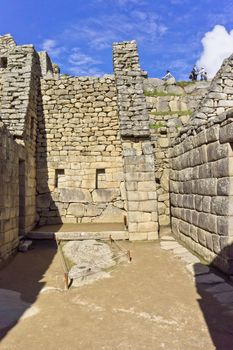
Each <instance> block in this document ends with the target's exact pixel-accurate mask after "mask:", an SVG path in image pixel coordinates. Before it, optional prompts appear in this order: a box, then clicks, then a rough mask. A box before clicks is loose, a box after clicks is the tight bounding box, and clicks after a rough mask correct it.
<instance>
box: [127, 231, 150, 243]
mask: <svg viewBox="0 0 233 350" xmlns="http://www.w3.org/2000/svg"><path fill="white" fill-rule="evenodd" d="M147 237H148V233H147V232H137V231H136V232H129V240H130V241H145V240H147Z"/></svg>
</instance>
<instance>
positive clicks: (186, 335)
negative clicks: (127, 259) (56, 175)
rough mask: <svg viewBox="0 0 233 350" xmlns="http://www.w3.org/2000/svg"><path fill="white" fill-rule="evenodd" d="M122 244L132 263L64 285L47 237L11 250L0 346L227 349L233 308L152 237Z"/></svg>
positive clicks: (10, 349) (0, 276)
mask: <svg viewBox="0 0 233 350" xmlns="http://www.w3.org/2000/svg"><path fill="white" fill-rule="evenodd" d="M123 244H124V246H125V248H126V249H130V250H131V251H132V256H133V260H132V262H131V263H124V264H122V265H118V266H117V267H116V268H115V269H113V271H112V272H111V277H110V278H106V279H102V280H98V281H96V282H94V283H93V284H90V285H84V286H82V287H79V288H71V289H70V290H69V291H64V290H63V275H62V267H61V263H60V260H59V257H58V254H57V251H56V246H55V244H54V242H53V241H37V242H34V243H33V249H32V250H30V251H28V252H27V253H19V254H17V256H16V257H15V258H14V259H13V260H12V261H11V262H10V263H9V264H8V265H7V266H6V267H5V268H4V269H3V270H1V271H0V288H1V290H8V291H7V292H6V293H5V292H4V291H3V295H4V298H5V299H4V298H3V299H4V300H5V304H4V305H5V306H4V308H5V309H4V308H3V309H4V310H5V311H4V312H5V314H4V315H5V316H4V315H2V316H0V318H1V317H10V319H11V325H8V327H7V328H5V329H3V326H2V333H1V337H2V340H1V343H0V349H1V350H26V349H28V350H41V349H46V350H73V349H74V350H92V349H93V350H100V349H104V350H115V349H120V350H129V349H133V350H139V349H140V350H143V349H148V350H149V349H150V350H154V349H155V350H157V349H166V350H192V349H198V350H201V349H205V350H212V349H218V350H231V349H233V326H232V324H233V322H232V321H233V313H232V312H230V311H231V310H226V309H224V307H223V306H221V305H220V304H217V303H216V301H215V300H214V299H213V298H211V295H206V294H205V292H204V290H202V289H201V288H200V287H198V288H197V287H196V283H195V279H193V277H192V276H191V274H189V273H188V272H187V270H186V269H185V265H184V263H183V262H182V261H180V260H179V259H177V258H176V257H175V256H174V254H172V253H171V252H170V251H163V250H161V248H160V246H159V244H158V243H152V242H150V243H149V242H143V243H142V242H141V243H139V242H138V243H129V242H124V243H123ZM50 287H51V288H50ZM10 291H14V292H17V293H13V292H10ZM4 293H5V294H4ZM19 293H20V294H19ZM16 294H17V295H16ZM19 296H21V301H22V302H23V304H22V305H21V307H19V306H17V307H15V308H14V305H16V304H14V303H13V304H12V303H11V299H10V298H11V297H12V298H13V299H12V300H15V299H14V298H16V299H17V298H18V297H19ZM0 298H1V295H0ZM0 301H1V300H0ZM14 302H15V301H14ZM12 305H13V306H12ZM17 305H18V304H17ZM17 308H18V309H17ZM15 309H17V310H18V314H17V319H15V321H14V322H13V319H14V317H15V313H14V312H15ZM0 325H4V320H3V319H2V320H0Z"/></svg>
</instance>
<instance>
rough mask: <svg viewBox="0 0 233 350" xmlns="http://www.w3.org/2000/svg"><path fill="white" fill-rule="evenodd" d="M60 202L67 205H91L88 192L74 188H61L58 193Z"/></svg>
mask: <svg viewBox="0 0 233 350" xmlns="http://www.w3.org/2000/svg"><path fill="white" fill-rule="evenodd" d="M60 200H61V201H62V202H68V203H72V202H75V203H91V202H92V199H91V194H90V192H89V191H88V190H81V189H76V188H62V189H61V193H60Z"/></svg>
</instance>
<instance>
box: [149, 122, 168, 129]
mask: <svg viewBox="0 0 233 350" xmlns="http://www.w3.org/2000/svg"><path fill="white" fill-rule="evenodd" d="M164 127H166V125H165V124H162V123H161V122H158V123H154V124H150V129H156V130H158V129H160V128H164Z"/></svg>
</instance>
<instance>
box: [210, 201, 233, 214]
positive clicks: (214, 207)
mask: <svg viewBox="0 0 233 350" xmlns="http://www.w3.org/2000/svg"><path fill="white" fill-rule="evenodd" d="M211 213H213V214H216V215H222V216H224V215H233V210H232V212H231V213H230V207H229V197H226V196H216V197H213V198H212V201H211Z"/></svg>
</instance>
